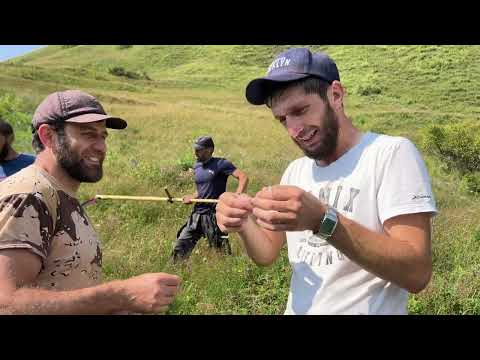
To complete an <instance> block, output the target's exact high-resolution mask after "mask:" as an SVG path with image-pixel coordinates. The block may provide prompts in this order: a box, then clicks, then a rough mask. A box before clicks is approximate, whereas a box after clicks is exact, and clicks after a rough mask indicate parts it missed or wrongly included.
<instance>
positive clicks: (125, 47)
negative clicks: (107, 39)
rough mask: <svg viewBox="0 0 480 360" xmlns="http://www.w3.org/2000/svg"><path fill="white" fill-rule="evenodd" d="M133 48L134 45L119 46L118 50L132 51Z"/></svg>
mask: <svg viewBox="0 0 480 360" xmlns="http://www.w3.org/2000/svg"><path fill="white" fill-rule="evenodd" d="M131 47H133V45H118V48H119V49H120V50H124V49H130V48H131Z"/></svg>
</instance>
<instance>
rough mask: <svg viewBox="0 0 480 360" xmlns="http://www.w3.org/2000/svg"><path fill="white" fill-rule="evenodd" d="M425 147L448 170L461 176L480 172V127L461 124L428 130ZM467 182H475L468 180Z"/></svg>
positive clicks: (467, 123)
mask: <svg viewBox="0 0 480 360" xmlns="http://www.w3.org/2000/svg"><path fill="white" fill-rule="evenodd" d="M423 146H424V148H425V149H426V151H427V152H430V153H433V154H434V155H436V156H438V157H439V158H440V159H441V160H442V161H444V163H445V164H446V165H447V167H448V169H450V170H452V169H455V170H458V171H459V172H460V174H461V175H466V174H471V173H473V172H478V171H480V125H479V124H476V123H471V122H461V123H456V124H449V125H442V126H439V125H433V126H430V127H429V128H427V130H426V135H425V137H424V142H423ZM465 181H467V182H470V183H471V182H472V181H474V180H472V179H471V178H470V179H467V180H465Z"/></svg>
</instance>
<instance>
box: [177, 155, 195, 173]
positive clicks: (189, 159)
mask: <svg viewBox="0 0 480 360" xmlns="http://www.w3.org/2000/svg"><path fill="white" fill-rule="evenodd" d="M194 163H195V159H194V158H193V155H192V152H188V153H185V154H184V155H183V156H182V157H181V158H179V159H178V160H177V165H178V166H179V167H180V169H182V170H183V171H187V170H189V169H192V168H193V164H194Z"/></svg>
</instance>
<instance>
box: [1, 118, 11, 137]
mask: <svg viewBox="0 0 480 360" xmlns="http://www.w3.org/2000/svg"><path fill="white" fill-rule="evenodd" d="M0 134H2V135H3V136H8V135H12V134H13V128H12V125H10V124H9V123H8V122H7V121H6V120H4V119H2V118H0Z"/></svg>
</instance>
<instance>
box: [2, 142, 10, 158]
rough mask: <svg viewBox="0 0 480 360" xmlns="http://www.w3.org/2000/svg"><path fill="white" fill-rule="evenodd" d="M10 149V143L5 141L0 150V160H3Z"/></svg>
mask: <svg viewBox="0 0 480 360" xmlns="http://www.w3.org/2000/svg"><path fill="white" fill-rule="evenodd" d="M9 151H10V145H8V143H5V145H3V147H2V150H0V162H3V161H5V158H6V157H7V156H8V152H9Z"/></svg>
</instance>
